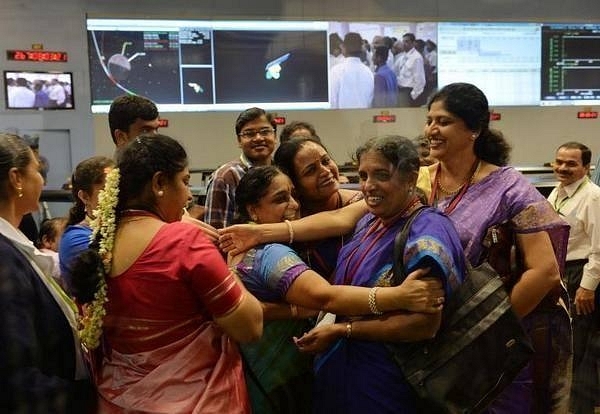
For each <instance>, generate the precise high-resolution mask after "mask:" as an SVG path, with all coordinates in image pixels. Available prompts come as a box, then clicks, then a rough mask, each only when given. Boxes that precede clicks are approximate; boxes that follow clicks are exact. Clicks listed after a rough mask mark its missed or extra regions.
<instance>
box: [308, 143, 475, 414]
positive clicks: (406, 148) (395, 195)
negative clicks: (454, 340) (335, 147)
mask: <svg viewBox="0 0 600 414" xmlns="http://www.w3.org/2000/svg"><path fill="white" fill-rule="evenodd" d="M356 159H357V161H358V162H359V167H358V172H359V176H360V179H361V186H362V191H363V194H364V198H365V201H366V204H367V206H368V209H369V212H368V213H367V214H366V215H365V216H364V217H363V218H362V219H361V220H360V221H359V222H358V224H357V226H356V231H355V233H354V235H353V238H352V240H351V241H350V242H349V243H348V244H347V245H345V246H344V247H343V248H342V250H341V251H340V255H339V257H338V263H337V267H336V271H335V283H336V284H344V285H352V286H364V287H369V288H371V292H373V294H372V298H373V301H372V305H373V308H374V309H372V310H373V313H376V314H379V315H378V317H376V318H373V317H370V318H345V317H338V318H337V320H336V323H334V324H332V325H323V326H320V327H317V328H315V329H313V330H312V331H311V332H309V333H308V334H306V335H304V336H303V337H302V338H300V340H298V346H299V347H300V349H301V350H303V351H306V352H321V351H324V352H323V353H322V354H320V355H319V356H318V358H317V360H316V363H315V401H318V404H316V405H315V410H314V412H315V413H331V412H344V413H365V412H374V413H375V412H376V413H414V412H416V406H415V396H414V393H413V391H412V389H411V388H410V386H409V384H408V383H407V382H406V380H405V379H404V377H403V375H402V373H401V371H400V369H399V367H398V366H397V365H396V364H395V363H394V361H393V360H392V357H391V354H390V351H389V350H388V349H387V347H386V345H385V343H386V342H399V343H401V342H410V341H418V340H422V339H426V338H431V337H433V336H434V335H435V333H436V332H437V330H438V328H439V326H440V321H441V316H440V314H423V313H419V312H395V313H392V314H381V313H380V312H376V311H378V310H379V309H378V300H377V298H378V289H379V287H381V286H390V284H392V283H393V282H392V276H393V274H392V266H393V251H394V239H395V237H396V235H397V233H398V232H399V231H401V229H402V227H403V225H404V224H405V222H406V220H407V218H408V217H409V216H410V214H411V213H412V212H413V211H414V210H415V209H417V208H419V207H421V204H420V202H419V199H418V198H417V196H416V195H415V190H414V187H415V182H416V178H417V171H418V169H419V157H418V154H417V152H416V149H415V148H414V146H413V145H412V143H411V142H410V141H409V140H407V139H404V138H398V137H384V138H378V139H373V140H370V141H368V142H367V143H366V144H365V145H363V146H361V147H360V148H359V149H358V150H357V151H356ZM404 264H405V271H407V272H410V271H413V270H415V269H424V268H427V269H430V273H431V274H432V275H435V276H436V277H437V278H439V280H440V281H441V283H442V285H443V288H444V294H445V296H446V298H447V297H448V296H449V295H451V294H452V291H453V290H454V289H455V288H456V287H457V286H458V285H459V284H460V283H461V282H462V279H463V277H464V274H465V259H464V256H463V252H462V248H461V245H460V239H459V238H458V234H457V233H456V230H455V229H454V227H453V226H452V223H451V222H450V220H448V218H447V217H445V216H444V215H443V214H440V213H439V212H438V211H436V210H435V209H432V208H425V210H424V211H422V212H421V213H420V214H419V216H418V217H417V218H416V219H415V221H414V222H413V224H412V226H411V228H410V232H409V237H408V240H407V244H406V246H405V249H404Z"/></svg>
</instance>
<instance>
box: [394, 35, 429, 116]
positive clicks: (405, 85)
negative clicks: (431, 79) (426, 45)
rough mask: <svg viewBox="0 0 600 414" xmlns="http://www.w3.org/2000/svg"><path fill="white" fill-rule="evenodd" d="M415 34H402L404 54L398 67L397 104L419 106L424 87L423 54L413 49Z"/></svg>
mask: <svg viewBox="0 0 600 414" xmlns="http://www.w3.org/2000/svg"><path fill="white" fill-rule="evenodd" d="M415 40H416V39H415V35H414V34H412V33H406V34H405V35H404V36H402V43H403V44H404V51H405V55H404V58H403V59H402V62H401V66H400V67H399V69H398V89H399V90H400V97H399V102H398V104H399V106H420V105H421V103H422V102H421V100H420V99H419V98H420V97H421V95H422V94H423V90H424V89H425V64H424V62H423V56H422V55H421V54H420V53H419V52H418V51H417V49H415Z"/></svg>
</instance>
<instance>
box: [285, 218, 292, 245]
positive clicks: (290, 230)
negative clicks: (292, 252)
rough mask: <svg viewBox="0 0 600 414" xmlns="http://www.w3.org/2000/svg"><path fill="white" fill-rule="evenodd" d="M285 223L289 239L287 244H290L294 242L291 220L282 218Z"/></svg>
mask: <svg viewBox="0 0 600 414" xmlns="http://www.w3.org/2000/svg"><path fill="white" fill-rule="evenodd" d="M284 222H285V224H287V228H288V234H289V235H290V241H289V242H288V244H292V243H293V242H294V228H293V227H292V222H291V221H289V220H284Z"/></svg>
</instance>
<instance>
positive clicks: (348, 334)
mask: <svg viewBox="0 0 600 414" xmlns="http://www.w3.org/2000/svg"><path fill="white" fill-rule="evenodd" d="M351 337H352V321H348V322H346V338H347V339H350V338H351Z"/></svg>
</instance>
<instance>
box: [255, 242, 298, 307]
mask: <svg viewBox="0 0 600 414" xmlns="http://www.w3.org/2000/svg"><path fill="white" fill-rule="evenodd" d="M257 262H258V269H257V270H258V274H259V276H260V278H261V279H262V282H263V283H264V285H265V286H267V287H268V288H269V289H270V290H272V291H274V292H276V293H277V295H278V296H279V298H280V299H283V298H284V297H285V295H286V294H287V291H288V289H289V288H290V286H291V285H292V283H294V281H295V280H296V278H297V277H298V276H300V275H301V274H302V273H303V272H305V271H306V270H308V269H309V267H308V266H307V265H306V263H304V262H303V261H302V259H300V257H298V255H297V254H296V252H295V251H294V250H292V249H291V248H290V247H288V246H285V245H283V244H277V243H273V244H269V245H266V246H265V247H264V248H263V249H262V255H261V257H260V258H258V260H257Z"/></svg>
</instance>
